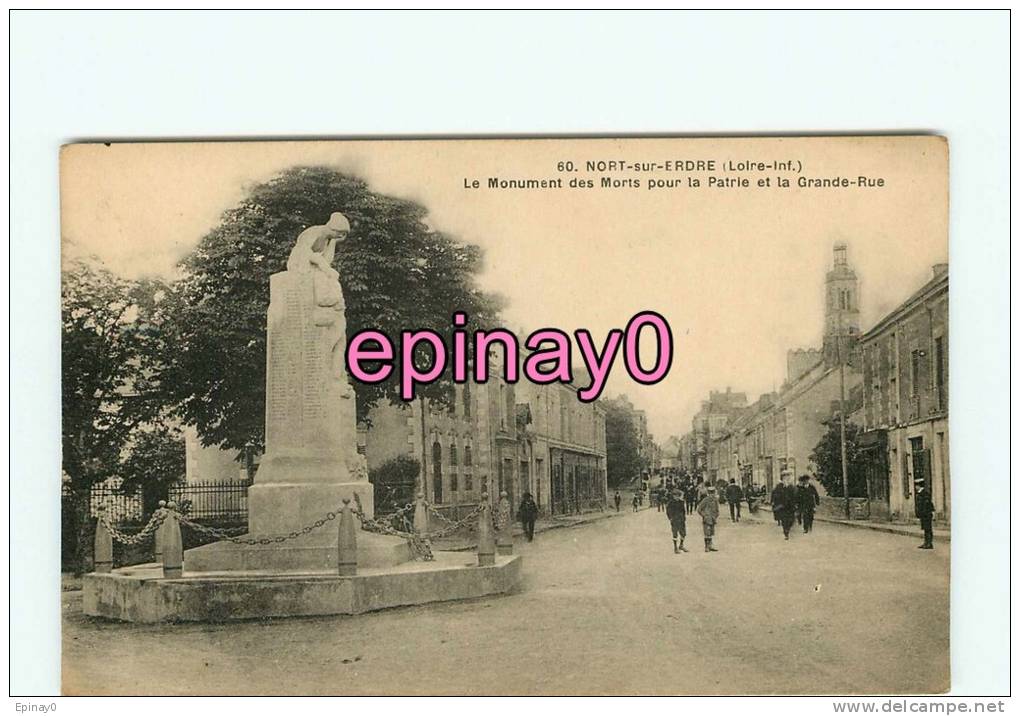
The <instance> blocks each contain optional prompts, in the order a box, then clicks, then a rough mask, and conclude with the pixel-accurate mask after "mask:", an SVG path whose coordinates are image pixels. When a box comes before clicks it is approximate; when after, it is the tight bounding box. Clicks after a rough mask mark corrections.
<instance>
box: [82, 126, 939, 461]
mask: <svg viewBox="0 0 1020 716" xmlns="http://www.w3.org/2000/svg"><path fill="white" fill-rule="evenodd" d="M589 159H591V160H600V159H602V160H612V159H623V160H626V161H630V162H634V161H655V162H662V161H666V160H677V159H693V160H697V159H712V160H715V161H716V162H717V164H721V163H722V162H723V161H725V160H730V159H732V160H734V161H737V160H745V159H750V160H761V161H764V162H770V161H773V160H785V159H792V160H795V161H796V160H799V161H800V162H801V163H802V164H801V166H802V174H803V175H804V176H811V177H833V176H848V177H851V178H856V177H857V176H858V175H861V174H864V175H868V176H871V177H882V178H883V179H884V181H885V187H883V188H880V189H879V188H872V189H860V188H851V189H842V190H833V189H797V188H791V189H786V190H779V189H776V188H770V189H757V188H752V189H733V188H718V189H710V188H707V187H706V188H701V189H698V190H691V189H689V188H681V189H664V190H661V191H655V192H652V191H647V190H646V189H644V188H642V189H616V190H582V189H574V190H571V189H561V190H558V191H553V190H545V191H542V190H536V191H491V190H486V189H465V188H464V187H463V183H464V179H465V178H467V179H469V180H470V179H474V178H477V179H479V180H481V182H482V184H483V186H484V185H485V182H486V180H487V179H488V177H491V176H498V177H503V178H508V179H509V178H515V179H516V178H536V179H543V178H557V177H564V178H565V182H564V183H566V181H567V180H569V178H570V177H572V176H573V177H578V178H593V179H595V180H596V181H598V178H599V177H600V176H601V174H599V173H594V174H587V173H585V172H584V163H585V161H586V160H589ZM63 160H64V161H63V165H62V217H63V227H62V233H63V237H64V239H65V241H68V240H69V241H70V242H71V244H69V245H68V248H67V250H68V251H71V252H74V253H81V252H87V253H93V254H96V255H97V256H99V257H100V258H102V259H103V260H104V261H105V262H106V263H107V265H108V266H109V267H110V268H111V269H112V270H114V271H117V272H119V273H122V274H124V275H127V276H132V277H137V276H140V275H143V274H160V275H164V276H169V275H172V273H173V271H174V264H175V262H176V261H177V260H178V259H180V258H181V257H182V256H183V255H184V254H186V253H187V252H188V251H190V250H191V249H192V248H193V247H194V246H195V245H196V243H197V242H198V240H199V238H200V237H201V236H202V235H203V234H204V233H205V232H206V231H207V230H208V229H209V228H211V227H212V226H214V225H215V224H216V222H217V220H218V218H219V216H220V214H221V213H222V212H223V211H224V210H225V209H227V208H229V207H231V206H233V205H235V204H236V203H237V202H238V201H239V200H240V199H241V197H242V196H243V195H244V192H245V188H246V187H248V186H250V185H251V184H253V183H256V182H259V181H263V180H265V179H268V178H270V177H272V176H273V175H274V174H276V173H278V172H279V171H281V170H283V169H285V168H287V167H290V166H294V165H298V164H326V165H331V166H335V167H337V168H338V169H341V170H344V171H348V172H351V173H353V174H357V175H358V176H361V177H362V178H364V179H365V180H367V181H368V183H369V185H370V186H371V188H372V189H373V190H375V191H379V192H383V193H387V194H392V195H396V196H401V197H406V198H410V199H414V200H416V201H419V202H421V203H422V204H423V205H425V206H426V207H427V208H428V210H429V216H430V218H429V221H430V223H431V224H432V225H433V226H434V227H436V228H438V229H441V230H443V231H446V232H448V233H451V234H453V235H455V236H457V237H458V238H460V239H461V240H463V241H466V242H470V243H475V244H479V245H481V246H483V247H484V248H485V250H486V270H485V272H484V274H483V275H482V276H481V279H480V280H481V283H482V285H483V286H484V287H485V288H486V289H489V290H493V291H496V292H498V293H501V294H503V295H504V296H505V297H506V298H507V299H508V301H509V306H508V308H507V310H506V313H505V317H506V321H507V325H508V327H510V328H513V329H515V330H524V331H530V330H534V329H537V328H540V327H547V326H551V327H557V328H561V329H563V330H565V331H568V332H572V331H573V330H574V329H576V328H580V327H584V328H588V329H590V330H591V331H592V332H593V334H594V335H595V337H596V338H597V339H598V340H600V341H601V340H603V339H604V338H605V335H606V332H607V331H608V330H609V329H610V328H613V327H620V328H622V327H624V326H625V325H626V322H627V320H628V319H629V318H630V317H631V316H632V315H633V314H634V313H636V312H638V311H641V310H646V309H651V310H655V311H658V312H659V313H661V314H663V315H664V316H665V317H666V319H667V320H668V321H669V323H670V325H671V326H672V329H673V334H674V338H675V341H676V344H675V358H674V362H673V368H672V370H671V372H670V374H669V376H668V377H667V378H666V380H664V381H663V382H661V383H659V384H657V385H655V386H641V385H638V384H635V383H633V382H632V381H631V380H630V379H629V377H628V376H627V374H626V372H625V371H624V370H623V366H622V362H621V361H622V356H621V357H620V358H619V359H618V362H617V365H616V367H615V368H614V372H613V375H612V378H611V379H610V389H609V391H608V392H609V393H610V394H612V395H615V394H616V393H619V392H625V393H627V395H629V396H630V398H631V400H632V401H633V402H634V403H635V404H636V405H637V406H639V407H641V408H644V409H645V410H647V412H648V416H649V425H650V429H651V430H652V431H653V433H654V434H655V435H656V437H657V439H658V440H659V442H662V441H663V440H665V438H666V437H668V436H669V435H671V434H682V433H683V432H686V431H687V430H689V429H690V419H691V417H692V416H693V414H694V413H695V412H696V411H697V409H698V406H699V403H700V401H701V400H702V399H703V398H704V397H705V396H706V395H707V393H708V391H709V390H710V389H720V388H721V389H725V388H726V387H727V386H731V387H732V388H733V389H734V390H743V391H747V393H748V397H749V399H751V400H754V399H755V398H757V396H758V395H759V394H760V393H762V392H764V391H768V390H771V389H772V388H773V387H775V386H778V385H780V384H781V383H782V381H783V378H784V373H785V356H786V350H787V349H788V348H796V347H810V346H818V345H819V344H820V342H821V331H822V318H823V303H822V300H823V282H824V278H825V271H826V270H827V268H828V266H829V265H830V263H831V259H832V245H833V243H835V242H836V241H845V242H846V243H847V244H848V246H849V252H848V253H849V260H850V263H851V265H852V266H853V267H854V268H855V270H856V271H857V274H858V277H859V278H860V281H861V303H862V327H863V328H864V329H867V327H869V326H870V325H872V324H873V323H874V322H875V321H876V320H877V319H879V318H881V316H882V315H884V314H885V313H886V312H888V311H889V310H891V309H892V308H894V307H895V305H896V304H897V303H899V302H900V301H902V300H903V299H905V298H906V297H908V296H909V295H910V294H911V293H913V291H915V290H916V289H917V288H918V287H919V286H920V285H922V284H923V283H924V282H925V281H926V280H927V279H928V278H929V277H930V276H931V265H932V264H934V263H939V262H944V261H947V257H948V247H947V237H946V221H947V211H946V207H947V193H946V192H947V188H946V187H947V184H946V182H947V176H946V161H947V159H946V154H945V145H944V144H943V143H942V142H941V141H940V140H938V139H934V138H925V139H920V140H917V139H913V140H911V139H891V138H868V139H850V138H844V139H839V140H832V139H777V138H773V139H767V140H748V139H742V140H718V139H712V140H677V139H673V140H637V139H629V140H570V141H564V140H556V141H549V140H532V141H472V142H447V141H443V142H438V141H437V142H390V143H386V142H346V143H341V142H335V143H320V142H304V143H274V144H262V143H222V144H180V143H177V144H162V145H158V144H147V145H146V144H135V145H114V146H112V147H104V146H102V145H91V146H82V147H76V148H74V149H73V150H70V151H65V152H64V156H63ZM559 161H573V162H574V163H575V165H576V166H577V167H578V168H579V169H580V170H581V171H578V172H575V173H574V174H563V173H559V172H557V167H556V165H557V162H559ZM716 174H717V175H721V173H720V172H718V171H717V172H716ZM778 174H782V175H783V176H787V177H790V178H791V179H792V180H793V182H794V184H795V183H796V176H797V175H796V174H789V173H781V172H780V173H778ZM612 176H616V177H620V178H623V177H637V176H640V175H636V174H629V173H628V174H613V175H612ZM655 176H656V177H662V178H674V177H675V176H676V175H675V174H672V173H665V172H660V173H658V174H656V175H655ZM695 176H700V177H701V178H702V179H703V180H704V179H705V178H707V173H703V174H700V175H695ZM729 176H747V177H749V178H750V179H751V182H752V185H753V184H754V183H755V180H756V179H757V178H758V177H759V176H767V177H773V179H772V181H773V183H774V182H775V179H774V177H775V176H777V172H775V171H766V172H764V173H761V174H758V173H751V174H743V175H736V174H731V175H729ZM337 210H338V211H343V207H341V206H338V207H337ZM341 280H342V277H341ZM522 339H523V336H522Z"/></svg>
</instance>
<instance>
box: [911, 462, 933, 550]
mask: <svg viewBox="0 0 1020 716" xmlns="http://www.w3.org/2000/svg"><path fill="white" fill-rule="evenodd" d="M914 514H915V515H917V517H918V518H919V519H920V520H921V529H922V530H924V544H922V545H918V549H935V546H934V545H933V544H932V542H933V541H934V538H935V535H934V534H933V533H932V529H931V521H932V518H933V516H934V515H935V505H934V504H932V501H931V493H930V492H929V491H928V486H927V483H925V481H924V478H920V479H918V480H914Z"/></svg>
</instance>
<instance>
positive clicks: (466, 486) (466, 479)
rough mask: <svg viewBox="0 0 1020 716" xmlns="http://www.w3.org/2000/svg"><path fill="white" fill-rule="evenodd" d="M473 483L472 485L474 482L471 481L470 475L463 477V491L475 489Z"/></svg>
mask: <svg viewBox="0 0 1020 716" xmlns="http://www.w3.org/2000/svg"><path fill="white" fill-rule="evenodd" d="M473 483H474V480H472V479H471V475H470V473H469V474H467V475H465V476H464V489H465V490H473V489H475V487H474V484H473Z"/></svg>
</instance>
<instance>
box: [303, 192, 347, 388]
mask: <svg viewBox="0 0 1020 716" xmlns="http://www.w3.org/2000/svg"><path fill="white" fill-rule="evenodd" d="M350 230H351V225H350V222H348V221H347V217H346V216H344V215H343V214H341V213H340V212H334V213H333V214H332V215H331V216H330V217H329V221H327V222H326V223H325V224H324V225H321V226H309V227H308V228H307V229H305V230H304V231H302V232H301V234H300V235H299V236H298V238H297V242H296V243H295V244H294V248H293V249H291V252H290V257H289V258H288V259H287V270H288V271H294V272H296V273H299V274H308V275H309V277H310V280H311V282H312V296H313V304H312V320H313V321H314V323H315V325H316V326H320V327H322V328H323V329H324V333H325V336H324V339H325V340H326V342H327V347H328V349H329V351H330V353H331V355H332V373H333V375H334V376H335V377H343V376H344V348H345V343H346V334H347V321H346V320H345V318H344V294H343V291H342V290H341V289H340V274H339V273H337V271H336V269H334V268H333V255H334V254H335V253H336V246H337V243H339V242H341V241H343V240H344V239H346V238H347V234H348V233H350ZM344 382H345V383H346V381H344Z"/></svg>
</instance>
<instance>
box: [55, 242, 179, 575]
mask: <svg viewBox="0 0 1020 716" xmlns="http://www.w3.org/2000/svg"><path fill="white" fill-rule="evenodd" d="M62 278H63V280H62V285H61V313H62V326H61V361H62V384H61V388H62V395H61V409H62V416H61V418H62V424H61V433H62V434H61V442H62V454H63V472H64V475H65V481H66V484H67V486H68V487H69V488H70V498H71V507H72V509H73V510H74V512H75V515H74V518H73V519H71V520H68V524H70V525H72V526H71V528H70V529H72V530H74V531H75V532H76V533H77V534H76V535H75V536H74V538H73V539H69V540H66V543H68V544H70V545H72V549H73V550H75V552H76V554H75V555H74V556H73V557H72V558H71V559H70V560H69V561H71V562H72V563H73V564H75V565H76V570H78V571H80V570H82V569H84V567H85V562H86V554H87V549H88V544H89V540H90V535H91V530H92V525H91V521H90V519H89V515H88V498H89V494H90V490H91V487H92V485H93V484H94V483H97V482H101V481H103V480H106V479H107V478H110V477H114V476H117V475H119V474H120V467H121V461H122V458H123V457H124V455H125V454H126V451H128V449H129V446H130V444H131V442H132V435H133V433H134V432H135V431H136V430H137V429H139V428H140V426H143V425H145V424H146V423H147V422H149V421H152V420H154V419H157V416H158V411H159V401H158V399H156V398H155V397H154V395H153V393H154V384H155V381H154V380H152V378H151V376H152V369H151V366H152V362H151V360H150V357H151V356H152V355H153V353H154V352H155V351H156V349H155V346H156V345H157V340H156V339H155V338H154V335H155V332H154V331H153V330H151V326H150V324H149V323H148V322H147V321H146V319H145V312H146V308H147V307H148V306H151V305H152V304H153V300H154V294H153V285H152V284H150V283H136V282H130V281H125V280H123V279H121V278H118V277H117V276H115V275H114V274H112V273H111V272H110V271H108V270H107V269H106V268H105V267H103V266H102V265H101V264H100V263H99V262H98V261H96V260H94V259H79V260H72V261H68V262H66V263H65V265H64V271H63V277H62ZM136 462H137V461H136Z"/></svg>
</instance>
